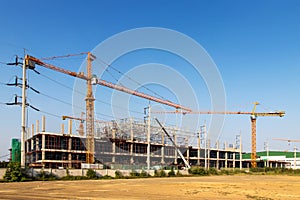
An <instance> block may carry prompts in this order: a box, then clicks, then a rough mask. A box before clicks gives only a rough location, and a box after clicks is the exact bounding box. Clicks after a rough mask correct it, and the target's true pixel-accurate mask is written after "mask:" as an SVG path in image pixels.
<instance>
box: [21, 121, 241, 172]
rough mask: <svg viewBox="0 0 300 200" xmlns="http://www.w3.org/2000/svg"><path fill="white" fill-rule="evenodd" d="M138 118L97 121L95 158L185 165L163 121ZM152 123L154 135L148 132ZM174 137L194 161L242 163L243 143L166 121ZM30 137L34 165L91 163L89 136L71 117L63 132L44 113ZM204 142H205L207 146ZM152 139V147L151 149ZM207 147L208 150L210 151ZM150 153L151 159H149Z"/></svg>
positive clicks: (129, 164)
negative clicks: (219, 140)
mask: <svg viewBox="0 0 300 200" xmlns="http://www.w3.org/2000/svg"><path fill="white" fill-rule="evenodd" d="M148 126H149V124H147V123H145V122H140V121H136V120H134V119H123V120H118V121H112V122H102V123H98V124H96V126H95V127H96V130H95V132H96V133H95V138H94V143H95V163H99V164H100V165H94V166H105V167H109V168H119V167H122V168H144V169H145V168H147V166H150V167H151V168H153V167H155V166H169V165H177V166H180V167H181V166H182V167H183V166H184V162H183V160H182V158H180V156H179V155H178V152H177V151H176V149H175V147H174V145H173V144H172V143H171V141H170V140H169V138H168V137H166V135H165V133H164V132H163V131H162V129H161V127H159V126H157V125H155V124H154V123H153V124H150V127H148ZM148 128H150V134H149V135H150V138H149V140H148V138H147V133H148V131H149V129H148ZM165 128H166V130H167V131H168V132H169V133H170V135H171V136H172V137H173V139H174V141H175V142H176V146H177V147H178V149H179V150H180V152H181V153H182V154H183V156H184V157H185V159H186V161H188V163H189V164H190V165H200V166H203V167H204V166H205V165H206V166H207V167H215V168H232V167H233V168H234V167H240V166H241V165H242V160H241V159H240V158H241V156H240V155H241V153H242V148H241V146H240V145H239V146H238V148H237V147H236V145H222V148H220V147H219V145H218V144H216V146H215V147H214V148H211V147H210V146H211V145H210V143H209V140H207V142H206V143H205V141H203V139H202V138H203V134H204V133H191V132H188V131H182V130H178V129H176V128H175V127H165ZM27 133H28V134H27V139H26V143H25V146H26V148H25V150H26V164H27V165H28V166H31V167H45V168H60V167H63V168H81V167H82V166H84V165H82V164H83V163H86V155H87V151H86V137H85V136H83V135H79V134H74V133H73V132H72V121H71V120H70V121H69V125H68V130H67V132H65V131H64V127H63V126H62V130H61V133H51V132H47V131H46V130H45V118H43V120H42V129H41V130H39V124H38V121H37V124H36V127H34V125H32V127H31V131H27ZM205 144H206V147H207V148H205ZM148 145H149V146H150V148H149V149H150V151H149V152H148ZM205 152H206V153H205ZM148 159H149V161H150V162H149V165H148Z"/></svg>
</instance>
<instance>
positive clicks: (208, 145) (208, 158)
mask: <svg viewBox="0 0 300 200" xmlns="http://www.w3.org/2000/svg"><path fill="white" fill-rule="evenodd" d="M207 143H208V144H207V169H209V167H210V140H208V141H207Z"/></svg>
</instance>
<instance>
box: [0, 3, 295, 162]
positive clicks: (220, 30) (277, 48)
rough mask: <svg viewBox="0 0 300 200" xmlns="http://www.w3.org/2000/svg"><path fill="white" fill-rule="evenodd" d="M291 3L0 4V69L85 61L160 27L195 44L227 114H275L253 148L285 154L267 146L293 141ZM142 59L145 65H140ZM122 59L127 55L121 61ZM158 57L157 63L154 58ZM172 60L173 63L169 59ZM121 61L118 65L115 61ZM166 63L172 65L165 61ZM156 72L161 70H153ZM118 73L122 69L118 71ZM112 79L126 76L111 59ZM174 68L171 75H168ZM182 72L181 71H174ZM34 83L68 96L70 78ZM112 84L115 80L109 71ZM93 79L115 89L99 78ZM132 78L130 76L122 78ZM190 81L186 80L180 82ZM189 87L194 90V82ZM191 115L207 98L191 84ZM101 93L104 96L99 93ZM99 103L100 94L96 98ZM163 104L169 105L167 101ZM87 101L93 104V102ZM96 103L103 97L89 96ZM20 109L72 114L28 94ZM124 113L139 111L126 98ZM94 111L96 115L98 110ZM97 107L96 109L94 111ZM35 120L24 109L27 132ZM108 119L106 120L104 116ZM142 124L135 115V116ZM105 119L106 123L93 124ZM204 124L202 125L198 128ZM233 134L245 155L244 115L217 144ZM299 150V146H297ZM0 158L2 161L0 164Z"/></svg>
mask: <svg viewBox="0 0 300 200" xmlns="http://www.w3.org/2000/svg"><path fill="white" fill-rule="evenodd" d="M299 11H300V2H299V1H297V0H294V1H292V0H289V1H283V0H282V1H278V0H274V1H237V0H236V1H232V0H230V1H167V0H163V1H155V0H154V1H96V0H95V1H88V2H86V1H71V0H69V1H67V0H66V1H61V0H53V1H32V0H28V1H2V2H1V12H0V47H1V48H0V61H1V62H7V61H12V59H13V57H14V55H15V54H18V55H20V56H22V54H23V48H26V49H27V53H29V54H32V55H34V56H37V57H46V56H53V55H65V54H69V53H78V52H86V51H90V50H92V49H94V48H95V46H96V45H98V44H99V43H100V42H102V41H104V40H105V39H107V38H108V37H110V36H112V35H114V34H117V33H119V32H122V31H126V30H129V29H133V28H141V27H163V28H169V29H173V30H176V31H179V32H181V33H183V34H186V35H188V36H189V37H191V38H193V39H194V40H196V41H197V42H198V43H199V44H201V45H202V46H203V47H204V48H205V50H206V51H207V52H208V53H209V54H210V56H211V57H212V59H213V60H214V62H215V63H216V65H217V67H218V69H219V71H220V73H221V76H222V79H223V82H224V86H225V89H226V96H227V109H228V110H232V111H239V110H243V111H244V110H245V111H249V110H251V109H252V102H254V101H259V102H260V103H261V105H260V106H259V107H258V111H273V110H285V111H286V113H287V115H286V116H285V117H284V118H282V119H279V118H272V117H265V118H263V117H261V118H259V119H258V122H257V125H258V128H257V149H258V150H263V145H264V142H265V141H267V140H269V143H270V148H271V149H277V150H286V149H288V150H291V147H290V146H288V144H287V143H284V142H277V141H272V140H271V139H272V138H275V137H280V138H289V139H300V136H299V132H300V130H299V127H298V126H297V122H298V118H299V116H298V113H299V111H300V106H299V97H300V94H299V85H300V79H299V72H300V67H299V66H300V39H299V36H300V12H299ZM145 55H146V56H145ZM156 55H158V53H157V52H151V51H149V52H145V53H144V54H142V55H138V54H137V55H136V57H134V56H133V57H132V59H133V60H134V59H138V60H139V62H138V63H139V64H142V63H149V62H161V61H162V60H163V59H159V58H157V57H156ZM128 56H129V58H130V56H132V55H128ZM164 56H166V55H163V56H162V57H163V58H164ZM82 59H83V57H81V58H79V59H70V60H60V61H56V62H54V64H57V65H60V66H63V67H64V66H71V67H69V69H71V70H74V71H77V70H78V68H79V67H80V65H81V63H82ZM174 59H175V58H174ZM122 61H123V62H122ZM167 63H169V64H170V63H172V62H171V61H168V62H167ZM163 64H164V63H163ZM121 65H122V66H124V68H122V67H120V66H121ZM0 66H1V68H0V74H1V77H0V81H1V82H2V83H6V82H8V81H9V80H10V79H11V78H12V77H13V76H14V75H18V76H21V68H15V67H8V66H5V65H4V64H0ZM114 66H115V67H116V68H118V69H119V70H120V71H122V72H126V71H128V70H130V66H131V62H129V61H128V59H127V60H126V59H124V60H122V59H120V60H118V62H116V63H115V65H114ZM174 67H175V66H174ZM182 67H184V66H182ZM38 70H39V71H41V72H42V73H43V74H45V75H47V76H50V77H52V78H53V79H55V80H57V81H60V82H63V83H64V84H66V85H69V86H70V87H73V84H74V79H73V78H70V77H66V76H64V75H61V74H57V73H55V72H51V71H49V70H45V69H38ZM114 73H115V76H116V77H117V78H118V77H120V76H119V75H118V74H117V73H116V72H114ZM29 78H30V80H29V81H30V82H31V84H32V87H34V88H37V89H39V90H41V91H42V92H44V93H46V94H48V95H50V96H52V97H56V98H60V99H62V100H63V101H67V102H70V103H71V102H72V92H71V91H70V90H68V89H67V88H63V87H60V86H59V85H55V84H54V83H53V82H51V81H49V79H46V78H44V77H41V76H38V75H36V74H33V72H30V75H29ZM103 78H106V79H108V80H109V81H112V82H115V81H114V79H112V78H111V76H109V74H105V75H104V77H103ZM132 78H134V77H132ZM186 78H188V79H189V78H190V79H191V80H192V79H193V78H192V75H191V74H190V77H186ZM191 84H196V82H195V80H193V81H191ZM199 84H200V86H199V91H201V90H202V89H203V92H199V94H198V95H199V97H200V96H201V95H202V96H201V98H202V99H203V104H202V105H201V106H200V108H201V109H203V110H209V109H210V104H209V102H210V99H209V98H210V97H209V94H208V93H207V89H206V88H205V86H203V80H199ZM149 87H152V89H153V90H154V89H157V91H158V93H163V94H161V95H163V96H165V97H166V98H170V99H173V98H174V97H173V96H172V95H171V94H168V92H167V90H166V89H165V90H161V89H159V88H157V87H155V86H149ZM100 89H102V91H103V94H105V92H108V93H109V92H110V91H109V89H105V88H103V87H101V88H99V89H97V92H99V91H100ZM0 91H1V92H0V102H2V103H3V102H9V101H12V98H13V95H14V94H21V90H20V89H19V88H11V87H10V88H9V87H7V86H4V85H0ZM101 94H102V92H101ZM168 95H170V96H168ZM96 97H97V96H96ZM99 98H103V100H104V101H105V97H101V96H99ZM29 100H30V102H31V103H32V104H33V105H35V106H36V107H39V108H40V109H41V108H42V109H43V110H44V111H47V112H50V113H53V114H56V115H59V116H60V115H62V114H69V115H71V114H72V108H71V107H70V106H68V105H65V104H63V103H59V102H57V101H54V100H53V99H49V98H47V97H45V96H41V95H35V94H33V93H32V92H31V93H29ZM133 101H136V105H139V104H142V105H140V106H136V107H132V108H131V109H133V110H139V111H141V112H142V110H141V108H142V107H144V106H146V105H147V101H144V100H140V99H134V100H133ZM102 107H103V109H102ZM104 107H105V105H103V104H101V103H97V102H96V108H97V110H98V112H102V110H103V114H107V113H105V108H104ZM20 112H21V109H20V107H9V106H5V105H0V156H2V155H6V154H7V153H8V151H7V149H8V148H9V147H10V142H11V141H10V140H11V138H13V137H19V136H20V130H21V129H20V121H21V115H20ZM41 115H42V114H41V113H37V112H35V111H32V110H29V121H28V124H29V125H30V124H31V123H34V122H35V120H36V119H40V118H41ZM107 115H109V113H108V114H107ZM140 117H142V116H140ZM47 118H48V121H47V129H48V130H49V131H57V130H58V129H59V127H60V125H59V124H60V123H61V120H60V119H58V118H56V117H52V116H49V117H47ZM99 118H102V119H110V118H109V117H108V116H104V115H102V116H99ZM204 120H209V118H208V119H206V118H205V117H204V118H203V119H202V121H204ZM240 132H241V133H242V137H243V145H244V150H246V151H249V150H250V144H251V141H250V120H249V118H248V116H227V117H226V121H225V125H224V129H223V132H222V139H223V140H227V141H228V142H229V143H232V142H233V140H234V138H235V135H237V134H239V133H240ZM297 145H298V147H299V148H300V144H297ZM1 159H3V158H1Z"/></svg>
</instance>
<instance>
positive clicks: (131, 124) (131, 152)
mask: <svg viewBox="0 0 300 200" xmlns="http://www.w3.org/2000/svg"><path fill="white" fill-rule="evenodd" d="M133 138H134V133H133V119H132V118H131V119H130V141H131V144H130V163H131V164H133V163H134V159H133V143H134V141H133Z"/></svg>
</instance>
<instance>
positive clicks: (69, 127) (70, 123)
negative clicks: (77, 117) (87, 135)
mask: <svg viewBox="0 0 300 200" xmlns="http://www.w3.org/2000/svg"><path fill="white" fill-rule="evenodd" d="M68 130H69V131H68V134H69V135H72V120H71V119H69V126H68Z"/></svg>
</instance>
